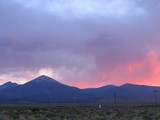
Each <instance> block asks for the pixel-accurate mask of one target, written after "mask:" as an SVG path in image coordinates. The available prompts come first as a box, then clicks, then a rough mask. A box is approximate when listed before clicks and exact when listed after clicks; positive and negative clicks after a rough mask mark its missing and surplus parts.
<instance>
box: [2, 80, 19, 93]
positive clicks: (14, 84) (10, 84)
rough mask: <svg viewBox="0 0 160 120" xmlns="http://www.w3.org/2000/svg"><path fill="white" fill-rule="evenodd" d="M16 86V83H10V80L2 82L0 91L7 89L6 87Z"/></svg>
mask: <svg viewBox="0 0 160 120" xmlns="http://www.w3.org/2000/svg"><path fill="white" fill-rule="evenodd" d="M16 86H18V84H17V83H12V82H10V81H9V82H6V83H4V84H3V85H1V86H0V91H2V90H8V89H10V88H13V87H16Z"/></svg>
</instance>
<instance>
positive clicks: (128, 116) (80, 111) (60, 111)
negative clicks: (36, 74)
mask: <svg viewBox="0 0 160 120" xmlns="http://www.w3.org/2000/svg"><path fill="white" fill-rule="evenodd" d="M0 120H160V106H153V105H119V106H117V109H116V110H115V109H113V106H112V105H103V104H102V108H99V107H98V104H94V105H93V104H92V105H91V104H88V105H87V104H84V105H82V104H80V105H77V104H68V105H1V106H0Z"/></svg>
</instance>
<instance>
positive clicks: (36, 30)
mask: <svg viewBox="0 0 160 120" xmlns="http://www.w3.org/2000/svg"><path fill="white" fill-rule="evenodd" d="M159 11H160V1H159V0H29V1H28V0H0V84H3V83H5V82H7V81H12V82H16V83H19V84H23V83H26V82H27V81H30V80H32V79H34V78H36V77H38V76H40V75H47V76H50V77H52V78H54V79H56V80H57V81H59V82H62V83H64V84H67V85H71V86H75V87H79V88H95V87H100V86H104V85H109V84H114V85H122V84H125V83H132V84H141V85H142V84H143V85H151V86H160V22H159V21H160V13H159Z"/></svg>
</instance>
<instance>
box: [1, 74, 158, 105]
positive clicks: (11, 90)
mask: <svg viewBox="0 0 160 120" xmlns="http://www.w3.org/2000/svg"><path fill="white" fill-rule="evenodd" d="M154 90H158V91H160V87H153V86H145V85H134V84H124V85H122V86H115V85H106V86H103V87H99V88H88V89H79V88H76V87H72V86H68V85H65V84H62V83H60V82H58V81H56V80H54V79H52V78H50V77H47V76H44V75H42V76H40V77H38V78H35V79H33V80H31V81H29V82H27V83H25V84H22V85H19V84H17V83H12V82H7V83H5V84H3V85H1V86H0V103H15V104H17V103H48V102H50V103H89V102H104V103H111V102H113V94H114V93H116V95H117V102H146V103H147V102H154V97H155V96H154V95H155V94H154V92H153V91H154ZM157 95H159V94H157Z"/></svg>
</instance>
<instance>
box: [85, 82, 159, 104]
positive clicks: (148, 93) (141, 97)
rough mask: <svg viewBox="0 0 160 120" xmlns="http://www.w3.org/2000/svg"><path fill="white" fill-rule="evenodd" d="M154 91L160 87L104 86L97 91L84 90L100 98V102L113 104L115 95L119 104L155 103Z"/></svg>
mask: <svg viewBox="0 0 160 120" xmlns="http://www.w3.org/2000/svg"><path fill="white" fill-rule="evenodd" d="M154 90H158V91H160V87H152V86H145V85H133V84H125V85H122V86H119V87H117V86H104V87H101V88H95V89H83V91H84V92H85V93H87V94H91V95H93V96H95V97H98V101H100V102H113V94H114V93H116V94H117V99H118V101H119V102H153V101H154V92H153V91H154Z"/></svg>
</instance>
